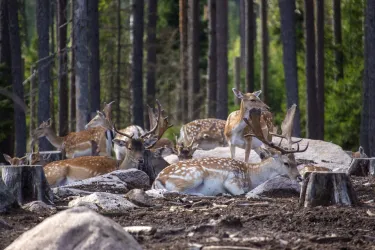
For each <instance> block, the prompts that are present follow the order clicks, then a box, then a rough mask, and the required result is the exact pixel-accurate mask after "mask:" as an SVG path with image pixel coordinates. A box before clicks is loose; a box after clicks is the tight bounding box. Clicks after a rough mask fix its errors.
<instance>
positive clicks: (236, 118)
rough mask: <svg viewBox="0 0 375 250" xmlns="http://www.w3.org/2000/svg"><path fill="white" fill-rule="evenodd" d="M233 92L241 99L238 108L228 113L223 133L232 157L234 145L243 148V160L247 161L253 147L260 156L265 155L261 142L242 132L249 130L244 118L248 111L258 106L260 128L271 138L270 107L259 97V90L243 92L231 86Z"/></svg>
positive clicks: (234, 149)
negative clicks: (245, 135)
mask: <svg viewBox="0 0 375 250" xmlns="http://www.w3.org/2000/svg"><path fill="white" fill-rule="evenodd" d="M232 90H233V93H234V94H235V95H236V96H237V98H239V99H241V106H240V110H237V111H234V112H232V113H230V114H229V116H228V119H227V122H226V124H225V130H224V134H225V137H226V138H227V141H228V144H229V147H230V152H231V156H232V158H234V157H235V154H236V147H239V148H243V149H245V162H248V160H249V156H250V151H251V149H253V150H254V151H255V152H256V153H257V154H258V155H259V156H260V158H264V157H265V152H264V150H263V149H262V147H261V146H262V142H261V141H260V140H258V139H257V138H252V137H247V138H245V137H244V134H247V133H249V132H250V128H249V127H248V126H246V123H245V122H244V120H243V119H244V118H248V115H249V111H250V110H251V109H254V108H260V109H261V111H262V115H261V118H260V123H261V128H262V131H263V135H264V137H267V136H268V138H267V139H268V140H271V139H272V133H271V132H272V131H273V117H272V113H271V112H270V108H269V107H268V106H267V105H266V104H265V103H263V102H262V101H261V100H260V99H259V95H260V94H261V93H262V91H261V90H259V91H256V92H254V93H246V94H243V93H242V92H241V91H239V90H237V89H235V88H233V89H232Z"/></svg>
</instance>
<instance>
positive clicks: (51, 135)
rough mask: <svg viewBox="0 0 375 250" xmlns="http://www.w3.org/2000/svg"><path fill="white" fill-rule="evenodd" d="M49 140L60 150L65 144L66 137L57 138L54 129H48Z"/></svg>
mask: <svg viewBox="0 0 375 250" xmlns="http://www.w3.org/2000/svg"><path fill="white" fill-rule="evenodd" d="M46 137H47V140H48V141H49V142H50V143H51V144H52V145H53V146H54V147H55V148H58V149H61V148H62V144H63V142H64V137H60V136H57V135H56V133H55V131H53V129H52V128H48V129H47V131H46Z"/></svg>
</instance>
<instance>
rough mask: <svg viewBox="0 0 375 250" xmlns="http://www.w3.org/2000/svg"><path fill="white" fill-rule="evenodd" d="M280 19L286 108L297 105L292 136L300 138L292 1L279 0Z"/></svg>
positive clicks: (294, 22) (293, 4)
mask: <svg viewBox="0 0 375 250" xmlns="http://www.w3.org/2000/svg"><path fill="white" fill-rule="evenodd" d="M279 8H280V19H281V40H282V43H283V63H284V76H285V87H286V97H287V98H286V99H287V107H288V108H289V107H291V106H292V105H293V104H296V105H297V108H296V113H295V117H294V124H293V134H292V135H293V136H295V137H300V136H301V128H300V112H299V100H298V74H297V45H296V19H295V13H294V11H295V9H296V3H295V1H294V0H290V1H289V0H279Z"/></svg>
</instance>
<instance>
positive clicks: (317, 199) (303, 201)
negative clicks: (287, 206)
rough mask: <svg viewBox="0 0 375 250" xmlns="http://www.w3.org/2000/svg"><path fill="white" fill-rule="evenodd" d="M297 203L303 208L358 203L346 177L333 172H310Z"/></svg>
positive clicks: (353, 204) (344, 174)
mask: <svg viewBox="0 0 375 250" xmlns="http://www.w3.org/2000/svg"><path fill="white" fill-rule="evenodd" d="M305 176H306V175H305ZM299 202H300V206H304V207H315V206H330V205H345V206H356V205H358V203H359V202H358V199H357V195H356V193H355V191H354V189H353V187H352V184H351V182H350V179H349V177H348V175H347V174H346V173H333V172H310V173H309V176H308V177H306V179H305V180H304V184H303V186H302V190H301V195H300V201H299Z"/></svg>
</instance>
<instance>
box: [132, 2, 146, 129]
mask: <svg viewBox="0 0 375 250" xmlns="http://www.w3.org/2000/svg"><path fill="white" fill-rule="evenodd" d="M143 12H144V0H133V28H132V33H133V55H132V63H133V65H132V90H133V93H132V96H133V103H132V106H133V107H132V111H133V112H132V113H133V122H132V124H134V125H138V126H141V127H143V126H144V122H143V73H142V71H143V66H142V63H143V30H144V26H143V24H144V21H143Z"/></svg>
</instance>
